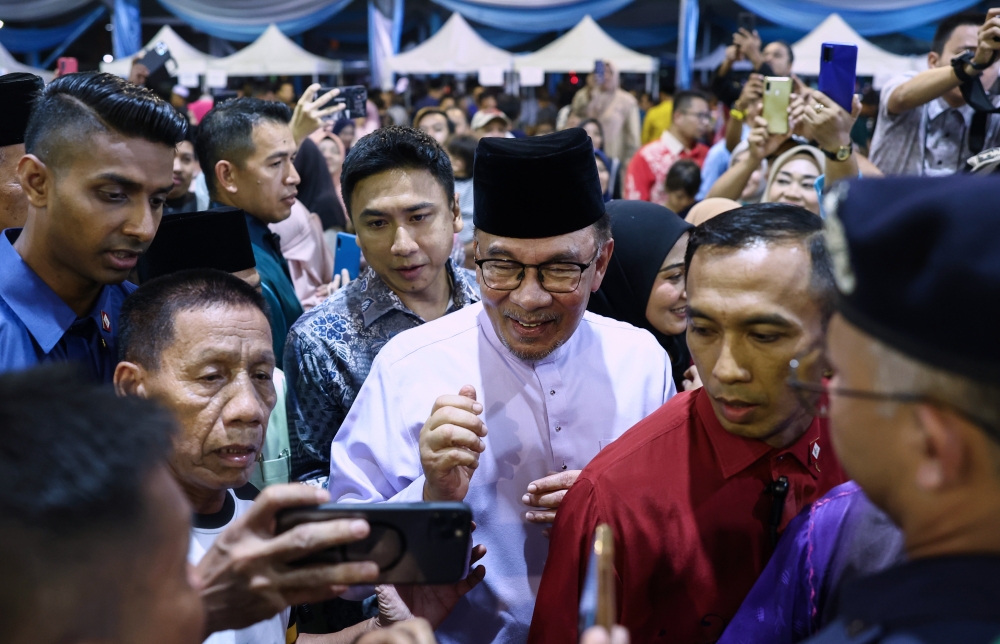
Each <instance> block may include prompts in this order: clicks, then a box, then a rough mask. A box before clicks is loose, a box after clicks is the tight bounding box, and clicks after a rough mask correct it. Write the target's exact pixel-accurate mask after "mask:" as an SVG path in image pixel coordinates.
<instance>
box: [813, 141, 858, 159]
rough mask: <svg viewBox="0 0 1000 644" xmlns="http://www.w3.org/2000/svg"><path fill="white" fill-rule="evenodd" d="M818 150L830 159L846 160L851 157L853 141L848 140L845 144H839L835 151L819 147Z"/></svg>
mask: <svg viewBox="0 0 1000 644" xmlns="http://www.w3.org/2000/svg"><path fill="white" fill-rule="evenodd" d="M820 150H821V151H822V152H823V154H825V155H826V158H827V159H830V160H831V161H847V160H848V159H849V158H851V152H853V151H854V141H850V142H849V143H848V144H847V145H842V146H840V147H839V148H837V151H836V152H830V151H828V150H824V149H823V148H820Z"/></svg>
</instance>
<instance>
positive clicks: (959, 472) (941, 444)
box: [915, 404, 969, 492]
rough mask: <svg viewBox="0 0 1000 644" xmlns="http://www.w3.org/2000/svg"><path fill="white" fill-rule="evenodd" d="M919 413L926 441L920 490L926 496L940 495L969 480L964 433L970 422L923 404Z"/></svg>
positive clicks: (919, 476)
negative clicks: (925, 493)
mask: <svg viewBox="0 0 1000 644" xmlns="http://www.w3.org/2000/svg"><path fill="white" fill-rule="evenodd" d="M915 411H916V417H917V424H918V427H919V429H920V432H921V439H922V441H923V446H922V450H921V451H922V458H921V462H920V463H919V464H918V466H917V472H916V474H917V481H916V483H917V486H918V487H919V488H920V489H921V490H923V491H925V492H937V491H941V490H944V489H947V488H949V487H952V486H953V485H956V484H957V483H959V482H960V481H961V480H962V479H964V478H965V477H966V474H967V467H968V464H969V462H968V461H969V453H968V448H969V446H968V444H967V442H966V437H965V432H964V431H963V425H967V424H968V421H966V420H965V419H964V418H962V417H961V416H959V415H958V414H956V413H955V412H954V411H952V410H950V409H947V408H943V407H940V406H938V405H931V404H919V405H917V408H916V410H915Z"/></svg>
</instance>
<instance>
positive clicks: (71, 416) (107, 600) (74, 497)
mask: <svg viewBox="0 0 1000 644" xmlns="http://www.w3.org/2000/svg"><path fill="white" fill-rule="evenodd" d="M0 427H2V428H3V429H2V431H0V571H2V573H0V577H2V578H3V583H0V624H3V629H4V637H3V641H35V637H32V636H31V635H36V636H38V635H39V633H40V632H41V633H45V634H46V637H44V638H42V641H70V640H73V641H76V640H77V639H80V640H90V639H95V640H102V641H103V640H107V641H112V640H114V639H115V638H114V637H113V635H114V633H113V631H114V630H115V626H114V625H115V624H116V623H117V619H118V616H116V615H115V614H114V613H115V610H116V609H117V608H119V607H120V606H121V602H122V596H123V594H124V593H126V592H127V590H126V589H127V588H128V587H129V586H127V584H129V583H131V582H130V581H129V580H130V578H131V577H132V576H133V575H135V574H142V573H141V572H139V571H140V570H141V569H142V568H143V566H144V563H145V562H146V561H148V560H147V558H146V557H148V556H149V555H150V554H151V553H152V552H154V551H155V547H154V546H155V545H156V539H157V532H158V531H159V526H160V524H159V523H158V522H157V521H156V519H155V517H156V516H157V515H158V514H160V512H161V511H160V509H159V508H155V507H150V505H151V503H150V501H149V490H150V487H149V485H150V483H151V480H152V476H153V474H154V473H155V471H156V470H157V468H158V467H161V466H163V465H164V464H165V463H166V458H167V455H168V453H169V450H170V449H171V441H170V439H171V436H172V434H173V432H174V430H175V426H174V421H173V418H172V416H171V415H170V414H169V413H168V412H167V411H166V410H164V409H161V408H160V407H159V406H157V405H156V404H155V403H153V402H151V401H148V400H144V399H141V398H131V397H130V398H119V397H117V396H116V395H115V391H114V389H112V388H111V387H107V386H104V385H97V384H94V383H91V382H88V381H86V380H84V379H82V378H80V377H79V375H78V373H77V372H76V371H75V369H74V368H73V367H70V366H67V365H56V366H52V365H49V366H45V367H40V368H36V369H32V370H30V371H23V372H17V373H8V374H4V375H2V376H0ZM39 614H45V615H46V617H45V624H44V625H41V626H40V625H39V623H38V621H37V616H38V615H39ZM109 631H112V632H109ZM50 636H51V639H48V637H50Z"/></svg>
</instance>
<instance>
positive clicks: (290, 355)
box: [284, 260, 479, 480]
mask: <svg viewBox="0 0 1000 644" xmlns="http://www.w3.org/2000/svg"><path fill="white" fill-rule="evenodd" d="M446 270H447V271H448V277H449V280H450V282H451V286H452V300H451V304H450V305H449V307H448V312H449V313H450V312H452V311H457V310H458V309H461V308H464V307H466V306H468V305H470V304H472V303H474V302H478V301H479V285H478V284H477V283H476V276H475V273H473V272H472V271H469V270H466V269H464V268H455V266H454V264H453V263H452V262H451V260H449V261H448V264H447V265H446ZM423 323H424V319H423V318H421V317H420V316H419V315H417V314H416V313H414V312H413V311H411V310H410V309H409V308H407V306H406V305H405V304H403V302H402V301H401V300H400V299H399V297H398V296H397V295H396V294H395V293H394V292H393V291H392V289H390V288H389V286H388V285H387V284H386V283H385V282H384V281H383V280H382V278H380V277H379V276H378V275H376V274H375V271H373V270H372V269H371V268H369V269H367V270H366V271H365V272H364V273H362V275H361V276H360V277H359V278H358V279H356V280H354V281H353V282H351V283H350V284H348V285H347V286H346V287H344V288H343V289H341V290H340V291H337V292H336V293H334V294H333V295H332V296H330V297H329V298H327V299H326V300H325V301H324V302H323V303H321V304H319V305H318V306H316V307H315V308H314V309H312V310H311V311H309V312H307V313H306V314H305V315H303V316H302V317H301V318H300V319H299V321H298V322H297V323H296V324H295V325H294V326H293V327H292V329H291V331H290V332H289V334H288V341H287V343H286V345H285V361H284V365H285V376H286V378H287V379H288V401H287V405H288V427H289V438H290V440H291V449H292V477H293V478H294V479H297V480H303V479H307V478H313V477H319V476H326V475H327V474H329V471H330V443H331V442H332V441H333V438H334V436H336V435H337V430H339V429H340V425H341V423H343V422H344V418H345V417H346V416H347V412H348V410H350V408H351V405H352V404H353V403H354V399H355V398H356V397H357V395H358V391H359V390H360V389H361V385H362V384H364V382H365V378H367V377H368V372H369V371H370V370H371V366H372V361H373V360H374V359H375V356H376V355H378V352H379V351H381V350H382V347H383V346H385V343H386V342H388V341H389V340H390V339H392V338H393V337H395V336H396V335H398V334H400V333H402V332H403V331H406V330H407V329H412V328H414V327H417V326H420V325H421V324H423Z"/></svg>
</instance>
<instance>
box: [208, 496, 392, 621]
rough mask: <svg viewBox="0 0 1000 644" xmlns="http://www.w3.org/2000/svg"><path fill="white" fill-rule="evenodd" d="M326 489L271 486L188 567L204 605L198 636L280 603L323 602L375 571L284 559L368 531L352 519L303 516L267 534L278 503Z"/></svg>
mask: <svg viewBox="0 0 1000 644" xmlns="http://www.w3.org/2000/svg"><path fill="white" fill-rule="evenodd" d="M329 500H330V495H329V494H328V493H327V492H326V490H317V489H316V488H313V487H310V486H307V485H301V484H284V485H272V486H269V487H267V488H266V489H265V490H264V491H263V492H261V494H260V496H258V497H257V499H256V501H255V502H254V504H253V506H252V507H251V509H250V511H249V512H247V513H246V514H244V515H243V516H241V517H239V518H237V519H236V520H235V521H234V522H233V524H232V525H231V526H229V527H228V528H227V529H226V530H225V531H224V532H223V533H222V534H220V535H219V536H218V538H217V539H216V540H215V543H214V544H213V545H212V547H211V548H210V549H209V551H208V552H206V553H205V556H204V557H202V559H201V561H200V562H198V565H197V567H196V568H195V570H194V577H195V580H196V582H195V585H196V587H197V588H198V589H199V591H200V593H201V597H202V602H203V603H204V605H205V612H206V633H205V635H206V637H207V636H208V635H209V634H211V633H214V632H217V631H224V630H230V629H239V628H245V627H247V626H250V625H251V624H255V623H257V622H259V621H262V620H265V619H269V618H271V617H273V616H274V615H276V614H277V613H278V612H279V611H282V610H284V609H285V608H286V607H288V606H293V605H298V604H307V603H315V602H321V601H326V600H328V599H333V598H334V597H337V596H338V595H340V594H341V593H343V592H344V591H345V590H347V587H348V586H349V585H352V584H366V583H371V582H373V581H374V580H375V578H376V577H377V576H378V565H376V564H375V563H374V562H360V563H344V564H312V565H307V566H290V565H289V564H290V563H291V562H294V561H295V560H297V559H301V558H302V557H304V556H306V555H308V554H311V553H314V552H318V551H320V550H324V549H326V548H331V547H333V546H339V545H343V544H347V543H352V542H354V541H358V540H360V539H363V538H365V537H366V536H368V532H369V527H368V523H367V522H366V521H363V520H360V519H335V520H331V521H321V522H315V523H303V524H301V525H298V526H296V527H295V528H293V529H291V530H289V531H288V532H285V533H282V534H280V535H275V534H274V527H275V518H276V515H277V513H278V512H279V511H280V510H284V509H286V508H294V507H299V506H310V505H316V504H318V503H326V502H327V501H329Z"/></svg>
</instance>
